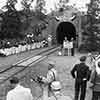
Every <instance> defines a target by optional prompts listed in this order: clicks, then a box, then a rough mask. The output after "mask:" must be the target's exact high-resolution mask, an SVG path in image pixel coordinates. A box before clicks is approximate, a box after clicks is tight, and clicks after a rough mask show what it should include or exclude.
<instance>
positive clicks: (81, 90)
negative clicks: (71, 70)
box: [75, 81, 87, 100]
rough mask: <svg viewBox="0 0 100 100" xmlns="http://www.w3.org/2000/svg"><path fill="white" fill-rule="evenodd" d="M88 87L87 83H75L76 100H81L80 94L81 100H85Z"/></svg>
mask: <svg viewBox="0 0 100 100" xmlns="http://www.w3.org/2000/svg"><path fill="white" fill-rule="evenodd" d="M86 87H87V82H86V81H83V82H81V83H80V82H78V81H76V82H75V100H79V99H78V98H79V94H80V100H85V95H86Z"/></svg>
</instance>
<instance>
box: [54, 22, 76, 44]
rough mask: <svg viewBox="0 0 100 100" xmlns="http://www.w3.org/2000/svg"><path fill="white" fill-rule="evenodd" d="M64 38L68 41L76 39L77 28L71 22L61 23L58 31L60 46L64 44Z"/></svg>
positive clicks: (57, 36)
mask: <svg viewBox="0 0 100 100" xmlns="http://www.w3.org/2000/svg"><path fill="white" fill-rule="evenodd" d="M64 37H67V38H68V40H69V41H70V39H71V38H72V37H73V38H74V40H75V39H76V28H75V26H74V25H73V24H72V23H71V22H61V23H60V24H59V25H58V27H57V29H56V38H57V42H58V43H59V44H63V40H64Z"/></svg>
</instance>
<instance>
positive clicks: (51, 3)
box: [0, 0, 90, 13]
mask: <svg viewBox="0 0 100 100" xmlns="http://www.w3.org/2000/svg"><path fill="white" fill-rule="evenodd" d="M17 1H18V3H17V4H16V9H17V10H21V9H22V6H21V4H20V1H22V0H17ZM45 1H46V9H47V11H48V13H49V12H50V11H51V9H52V10H54V9H55V5H57V3H58V2H59V0H45ZM35 2H36V0H34V2H33V3H32V9H33V8H34V7H35ZM89 2H90V0H70V1H69V5H74V6H75V7H76V8H78V9H79V10H80V11H86V10H87V9H86V5H85V4H86V3H89ZM5 3H6V0H0V9H1V8H2V6H4V5H5Z"/></svg>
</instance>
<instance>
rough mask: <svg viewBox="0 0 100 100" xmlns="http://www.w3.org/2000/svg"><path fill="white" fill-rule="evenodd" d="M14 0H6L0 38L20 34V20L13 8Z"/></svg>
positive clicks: (18, 35)
mask: <svg viewBox="0 0 100 100" xmlns="http://www.w3.org/2000/svg"><path fill="white" fill-rule="evenodd" d="M16 3H17V1H16V0H8V1H7V3H6V5H5V6H4V7H6V8H7V11H6V12H4V13H3V15H2V18H3V20H2V25H1V32H0V38H1V39H4V38H14V37H20V36H22V35H21V34H20V26H21V21H20V17H19V14H18V12H17V11H16V9H15V4H16Z"/></svg>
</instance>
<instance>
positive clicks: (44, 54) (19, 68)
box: [0, 47, 59, 84]
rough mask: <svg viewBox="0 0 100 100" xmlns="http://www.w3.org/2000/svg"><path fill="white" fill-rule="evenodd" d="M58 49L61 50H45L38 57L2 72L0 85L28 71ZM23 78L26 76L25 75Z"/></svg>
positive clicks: (25, 60)
mask: <svg viewBox="0 0 100 100" xmlns="http://www.w3.org/2000/svg"><path fill="white" fill-rule="evenodd" d="M58 49H59V47H52V48H50V49H48V50H44V51H42V52H40V53H38V54H36V55H33V56H31V57H27V58H26V59H23V60H21V61H18V62H17V63H15V64H12V65H11V66H10V67H9V68H6V69H5V70H3V71H1V72H0V84H4V82H6V81H7V80H9V79H10V78H11V77H13V76H16V75H18V74H19V73H22V72H24V70H26V69H27V68H29V67H31V66H32V65H35V64H37V63H39V62H40V61H42V60H44V59H45V58H46V57H47V56H48V55H50V54H52V53H53V52H55V51H56V50H58ZM23 76H25V73H24V75H23ZM23 76H22V77H23Z"/></svg>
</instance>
